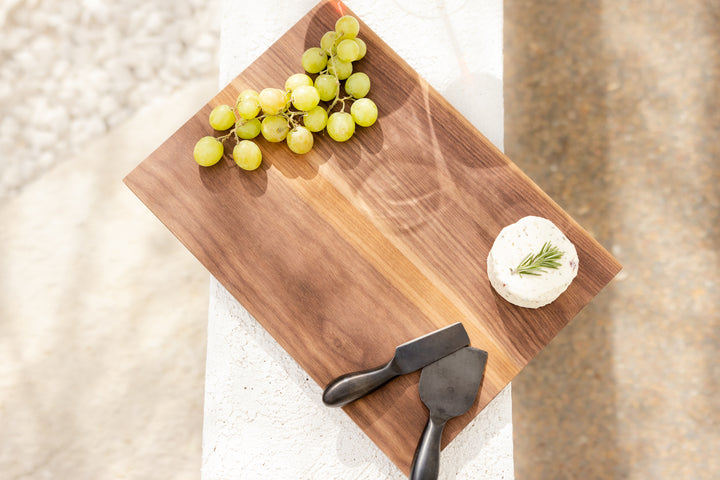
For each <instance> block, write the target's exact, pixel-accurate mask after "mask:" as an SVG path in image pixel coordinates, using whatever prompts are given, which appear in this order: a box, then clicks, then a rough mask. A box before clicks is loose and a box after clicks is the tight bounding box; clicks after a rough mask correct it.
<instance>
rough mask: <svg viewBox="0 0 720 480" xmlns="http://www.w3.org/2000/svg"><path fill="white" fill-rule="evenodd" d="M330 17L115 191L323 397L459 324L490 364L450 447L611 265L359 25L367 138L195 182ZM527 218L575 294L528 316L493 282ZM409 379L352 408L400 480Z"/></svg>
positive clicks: (600, 283)
mask: <svg viewBox="0 0 720 480" xmlns="http://www.w3.org/2000/svg"><path fill="white" fill-rule="evenodd" d="M346 12H347V9H346ZM347 13H351V12H347ZM338 17H339V13H338V12H337V10H336V9H335V6H334V2H332V3H330V2H322V3H320V4H319V5H318V6H317V7H315V8H314V9H313V10H312V11H311V12H309V13H308V14H307V15H306V16H305V17H304V18H302V19H301V20H300V21H299V22H298V23H297V24H296V25H295V26H294V27H293V28H292V29H290V30H289V31H288V32H287V33H286V34H285V35H284V36H283V37H281V38H280V39H279V40H278V41H277V42H276V43H275V44H274V45H273V46H272V47H270V49H269V50H268V51H267V52H265V53H264V54H263V55H262V56H261V57H260V58H258V59H257V60H256V61H255V62H254V63H253V64H252V65H250V66H249V67H248V68H247V69H246V70H245V71H244V72H242V73H241V74H240V75H239V76H238V77H237V78H235V79H234V80H233V81H232V82H231V83H230V84H229V85H227V86H226V87H225V88H224V89H223V90H222V91H220V92H219V93H218V94H217V96H215V97H214V98H213V99H211V100H210V101H209V102H208V104H207V105H206V106H205V107H204V108H202V109H201V110H200V111H199V112H198V113H197V114H196V115H195V116H193V117H192V118H190V119H189V120H188V121H187V123H186V124H185V125H184V126H183V127H181V128H180V129H179V130H178V131H177V132H176V133H175V134H173V135H172V136H171V137H170V138H169V139H168V140H167V141H166V142H165V143H163V144H162V145H161V146H160V147H159V148H158V149H157V150H156V151H155V152H154V153H153V154H152V155H150V156H149V157H148V158H147V159H146V160H144V161H143V162H142V163H141V164H140V165H139V166H138V167H137V168H135V169H134V170H133V171H132V172H131V173H130V174H129V175H128V176H127V177H126V178H125V182H126V184H127V185H128V186H129V187H130V188H131V189H132V191H133V192H134V193H135V194H136V195H137V196H138V197H139V198H140V199H141V200H142V201H143V202H144V203H145V204H146V205H147V206H148V207H149V208H150V210H152V212H153V213H154V214H155V215H156V216H157V217H158V218H159V219H160V220H161V221H162V222H163V223H164V224H165V225H166V226H167V227H168V228H169V229H170V230H171V231H172V232H173V234H175V236H176V237H177V238H178V239H179V240H180V241H181V242H182V243H183V244H184V245H185V246H186V247H187V248H188V249H189V250H190V251H191V252H192V253H193V254H194V255H195V256H196V257H197V258H198V260H200V261H201V262H202V264H203V265H204V266H205V267H206V268H207V269H208V270H209V271H210V273H211V274H212V275H213V276H215V278H217V279H218V280H219V281H220V282H221V283H222V284H223V285H224V287H225V288H226V289H227V290H228V291H229V292H230V293H231V294H232V295H233V296H234V297H235V298H236V299H237V300H238V301H239V302H240V303H241V304H242V305H243V306H244V307H245V308H247V310H248V311H249V312H250V313H251V314H252V315H253V316H254V317H255V318H256V319H257V321H258V322H260V324H262V325H263V327H264V328H265V329H266V330H267V331H268V332H269V333H270V334H271V335H272V336H273V337H274V338H275V339H276V340H277V341H278V342H279V343H280V344H281V345H282V346H283V348H285V349H286V350H287V351H288V352H289V353H290V355H292V356H293V357H294V358H295V359H296V360H297V362H298V363H299V364H300V365H301V366H302V367H303V368H304V369H305V371H307V373H308V374H309V375H310V376H311V377H312V378H313V379H314V380H315V381H316V382H317V383H318V384H319V385H320V386H321V387H324V386H325V385H326V384H327V383H328V382H329V381H330V380H332V379H333V378H335V377H336V376H338V375H340V374H343V373H347V372H350V371H354V370H360V369H366V368H370V367H374V366H377V365H379V364H381V363H384V362H386V361H387V360H389V358H390V357H391V356H392V354H393V352H394V349H395V346H397V345H398V344H401V343H404V342H406V341H408V340H411V339H413V338H415V337H418V336H420V335H424V334H426V333H428V332H431V331H433V330H436V329H438V328H441V327H443V326H446V325H449V324H451V323H454V322H457V321H461V322H463V324H464V325H465V327H466V329H467V330H468V333H469V335H470V338H471V342H472V343H471V344H472V345H473V346H475V347H478V348H481V349H484V350H486V351H488V353H489V358H488V364H487V369H486V375H485V379H484V382H483V385H482V389H481V393H480V395H479V397H478V399H477V401H476V402H475V405H474V406H473V407H472V408H471V409H470V411H469V412H468V413H467V414H465V415H463V416H461V417H458V418H455V419H453V420H451V421H450V423H448V425H447V428H446V430H445V434H444V437H443V444H444V445H447V443H448V442H450V441H451V440H452V439H453V438H454V437H455V436H456V435H457V434H458V433H459V432H460V431H461V430H462V428H463V427H464V426H466V425H467V424H468V423H469V422H470V421H471V420H472V419H473V418H474V417H475V416H476V415H477V414H478V413H479V412H480V411H481V410H482V409H483V407H485V406H486V405H487V404H488V403H489V402H490V401H491V400H492V399H493V398H494V397H495V396H496V395H497V394H498V393H499V392H500V390H502V389H503V388H504V387H505V386H506V385H507V384H508V383H509V382H510V381H511V379H512V378H513V377H514V376H515V375H516V374H517V373H518V372H519V371H520V370H521V369H522V368H523V367H524V366H525V365H526V364H527V363H528V362H529V361H530V360H531V359H532V358H533V357H534V356H535V355H536V354H537V353H538V352H539V351H540V350H541V349H542V348H543V347H544V346H545V345H547V343H548V342H549V341H550V340H551V339H552V338H553V337H554V336H555V335H556V334H557V333H558V332H559V331H560V330H561V329H562V328H563V327H564V326H565V325H566V324H567V323H568V322H569V321H570V320H571V319H572V318H573V317H574V316H575V314H577V313H578V312H579V311H580V310H581V309H582V308H583V307H584V306H585V305H587V304H588V302H590V300H592V298H593V297H594V296H595V295H596V294H597V293H598V292H599V291H600V290H601V289H602V288H603V287H604V286H605V285H606V284H607V283H608V282H609V281H610V280H611V279H612V277H613V276H614V275H615V274H616V273H617V272H618V271H619V270H620V265H619V264H618V262H617V261H616V260H615V259H614V258H613V257H612V256H611V255H610V254H609V253H608V252H607V251H605V249H603V248H602V247H601V246H600V245H599V244H598V243H597V242H596V241H595V240H594V239H592V238H591V237H590V236H589V235H588V233H587V232H585V231H584V230H583V229H582V227H580V226H579V225H578V224H577V223H576V222H575V221H574V220H573V219H572V218H570V217H569V216H568V215H567V214H566V213H565V212H564V211H563V210H562V209H561V208H560V207H559V206H558V205H556V204H555V203H554V202H553V201H552V200H551V199H550V198H549V197H548V196H547V195H546V194H545V193H544V192H542V191H541V190H540V189H539V188H538V187H537V186H536V185H535V184H534V183H533V182H532V181H531V180H530V179H529V178H528V177H527V176H525V175H524V174H523V173H522V172H521V171H520V170H519V169H518V168H517V167H516V166H515V165H514V164H513V163H512V162H511V161H510V160H509V159H508V158H507V157H506V156H505V155H503V154H502V153H501V152H500V151H499V150H498V149H497V148H495V147H494V146H493V145H492V144H491V143H490V142H489V141H488V140H487V139H486V138H485V137H483V136H482V135H481V134H480V133H479V132H478V131H477V130H476V129H475V128H474V127H473V126H472V125H471V124H470V123H469V122H468V121H467V120H466V119H465V118H464V117H462V116H461V115H460V114H459V113H458V112H457V111H456V110H455V109H454V108H453V107H452V106H451V105H450V104H449V103H448V102H447V101H446V100H445V99H444V98H443V97H442V96H441V95H440V94H439V93H438V92H436V91H435V90H434V89H433V88H432V87H431V86H429V85H428V84H427V83H426V82H425V81H424V80H423V79H422V78H420V77H419V76H418V75H417V73H415V72H414V71H413V70H412V69H411V68H410V67H409V66H408V65H407V64H406V63H405V62H404V61H403V60H402V59H401V58H400V57H399V56H398V55H397V54H396V53H395V52H393V51H392V50H391V49H390V48H389V47H388V46H387V45H386V44H385V43H384V42H383V41H382V40H381V39H380V38H378V37H377V36H376V35H375V34H374V33H373V32H372V31H371V30H370V29H369V28H368V27H367V26H366V25H365V24H363V23H362V19H360V20H361V31H360V37H361V38H362V39H364V40H365V41H366V43H367V47H368V50H367V52H368V53H367V56H366V57H365V58H364V59H363V60H361V61H359V62H356V70H358V71H363V72H365V73H367V74H368V75H369V77H370V79H371V81H372V88H371V90H370V94H369V97H370V98H372V99H373V100H374V101H375V102H376V104H377V105H378V108H379V111H380V118H379V120H378V122H377V123H376V124H375V125H374V126H372V127H370V128H366V129H363V128H358V131H357V132H356V134H355V136H354V137H353V138H352V139H351V140H350V141H348V142H345V143H336V142H333V141H332V140H331V139H329V137H327V135H322V134H318V135H316V136H315V147H314V148H313V150H312V151H311V152H310V153H309V154H306V155H303V156H298V155H295V154H292V153H291V152H290V151H289V149H288V148H287V146H286V145H285V144H284V143H281V144H272V143H269V142H267V141H265V140H263V139H260V140H257V143H258V145H259V146H260V148H261V150H262V152H263V164H262V166H261V168H260V169H259V170H256V171H254V172H245V171H241V170H240V169H238V168H237V167H236V166H235V164H234V162H233V161H232V158H231V156H230V151H231V146H230V145H228V146H226V155H225V157H224V158H223V159H222V160H221V161H220V162H219V163H218V164H217V165H215V166H213V167H209V168H203V167H199V166H198V165H197V164H196V163H195V161H194V160H193V158H192V150H193V146H194V144H195V142H196V141H197V140H198V139H199V138H200V137H202V136H204V135H211V134H213V131H212V129H211V128H210V126H209V125H208V123H207V118H208V114H209V112H210V110H211V109H212V108H213V107H214V106H217V105H219V104H223V103H226V104H230V105H233V104H234V102H235V97H236V96H237V94H238V93H239V92H240V91H241V90H243V89H245V88H253V89H255V90H258V91H259V90H261V89H262V88H264V87H278V88H282V86H283V85H284V83H285V79H286V78H287V77H288V76H289V75H291V74H293V73H298V72H301V71H302V67H301V65H300V56H301V54H302V52H303V51H304V50H305V49H306V48H309V47H312V46H317V45H318V44H319V40H320V37H321V36H322V34H323V33H324V32H325V31H327V30H331V29H333V26H334V24H335V21H336V19H337V18H338ZM526 215H538V216H542V217H545V218H548V219H550V220H551V221H553V222H554V223H555V224H556V225H557V226H558V227H559V228H560V229H561V230H562V231H563V232H564V233H565V234H566V236H567V237H568V238H569V239H570V240H571V241H572V242H573V243H574V244H575V246H576V248H577V250H578V255H579V258H580V268H579V273H578V276H577V278H576V279H575V281H574V282H573V283H572V284H571V285H570V287H569V288H568V290H567V291H566V292H565V293H564V294H563V295H561V296H560V298H559V299H558V300H556V301H555V302H554V303H552V304H551V305H549V306H546V307H543V308H540V309H537V310H531V309H523V308H520V307H515V306H513V305H511V304H509V303H507V302H506V301H504V300H503V299H502V298H501V297H499V296H498V295H497V294H496V293H495V292H494V291H493V290H492V288H491V286H490V283H489V281H488V279H487V274H486V264H485V260H486V258H487V254H488V251H489V249H490V247H491V246H492V243H493V241H494V239H495V237H496V236H497V234H498V233H499V232H500V230H501V229H502V228H503V227H504V226H506V225H508V224H510V223H513V222H515V221H517V220H518V219H520V218H521V217H523V216H526ZM418 380H419V372H416V373H414V374H410V375H407V376H404V377H401V378H398V379H396V380H393V381H392V382H390V383H389V384H387V385H386V386H385V387H383V388H381V389H380V390H378V391H376V392H375V393H373V394H371V395H369V396H367V397H365V398H363V399H361V400H358V401H357V402H354V403H352V404H350V405H348V406H347V407H345V408H344V409H345V411H346V413H347V414H348V415H349V416H350V417H351V418H352V419H353V420H354V421H355V422H356V423H357V425H358V426H359V427H360V428H361V429H362V430H363V431H365V433H366V434H367V435H368V436H369V437H370V438H371V439H372V440H373V441H374V442H375V443H376V444H377V445H378V446H379V447H380V448H381V449H382V450H383V451H384V452H385V453H386V454H387V455H388V457H389V458H390V459H391V460H392V461H393V462H394V463H395V464H396V465H397V466H398V467H399V468H400V469H401V470H402V471H403V472H405V473H407V472H408V471H409V468H410V463H411V461H412V457H413V453H414V450H415V447H416V444H417V441H418V439H419V437H420V434H421V432H422V429H423V427H424V425H425V421H426V419H427V410H426V409H425V407H424V406H423V405H422V403H421V401H420V398H419V396H418V391H417V383H418ZM320 401H321V399H320V398H319V397H318V402H320ZM298 434H300V432H298Z"/></svg>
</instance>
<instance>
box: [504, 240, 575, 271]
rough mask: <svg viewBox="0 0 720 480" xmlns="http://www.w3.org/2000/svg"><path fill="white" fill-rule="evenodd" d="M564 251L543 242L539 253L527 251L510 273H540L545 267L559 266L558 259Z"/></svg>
mask: <svg viewBox="0 0 720 480" xmlns="http://www.w3.org/2000/svg"><path fill="white" fill-rule="evenodd" d="M564 254H565V252H561V251H560V250H559V249H558V248H557V247H556V246H554V245H551V244H550V242H545V244H544V245H543V246H542V248H541V249H540V253H538V254H536V255H533V254H532V253H529V254H528V255H527V256H526V257H525V258H524V259H523V260H522V262H520V265H518V266H517V267H516V268H514V269H512V270H511V273H513V274H514V273H517V274H518V275H523V274H525V275H542V274H543V273H545V270H544V269H545V268H552V269H556V268H560V262H558V260H560V259H561V258H562V256H563V255H564Z"/></svg>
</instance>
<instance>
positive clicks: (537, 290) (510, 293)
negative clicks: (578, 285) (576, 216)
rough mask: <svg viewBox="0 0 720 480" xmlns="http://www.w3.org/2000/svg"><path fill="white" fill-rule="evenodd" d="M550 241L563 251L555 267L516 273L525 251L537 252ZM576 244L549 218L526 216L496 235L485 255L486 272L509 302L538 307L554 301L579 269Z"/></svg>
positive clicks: (531, 253)
mask: <svg viewBox="0 0 720 480" xmlns="http://www.w3.org/2000/svg"><path fill="white" fill-rule="evenodd" d="M547 242H550V244H551V245H552V246H554V247H557V249H558V250H560V252H562V257H560V258H559V259H558V260H557V262H558V263H559V264H560V265H559V266H558V268H542V271H536V273H540V274H539V275H530V274H527V273H518V272H517V271H516V269H517V267H518V266H519V265H520V264H521V263H522V262H523V260H524V259H525V258H526V257H527V256H528V255H537V254H538V253H539V252H540V251H541V249H542V248H543V246H544V245H545V244H546V243H547ZM578 265H579V260H578V255H577V251H576V250H575V246H574V245H573V244H572V243H571V242H570V240H568V239H567V237H566V236H565V235H564V234H563V233H562V232H561V231H560V229H559V228H558V227H556V226H555V224H554V223H552V222H551V221H550V220H548V219H546V218H541V217H534V216H528V217H524V218H521V219H520V220H518V221H517V222H516V223H513V224H512V225H508V226H507V227H505V228H503V229H502V230H501V231H500V234H499V235H498V236H497V238H496V239H495V242H494V243H493V246H492V248H491V249H490V254H489V255H488V259H487V273H488V278H489V279H490V283H491V284H492V286H493V288H494V289H495V291H497V293H498V294H500V296H501V297H503V298H504V299H505V300H507V301H508V302H510V303H512V304H514V305H517V306H520V307H526V308H539V307H542V306H544V305H547V304H548V303H550V302H552V301H554V300H555V299H556V298H558V297H559V296H560V294H561V293H563V292H564V291H565V290H566V289H567V288H568V286H569V285H570V283H571V282H572V281H573V279H574V278H575V276H576V275H577V272H578Z"/></svg>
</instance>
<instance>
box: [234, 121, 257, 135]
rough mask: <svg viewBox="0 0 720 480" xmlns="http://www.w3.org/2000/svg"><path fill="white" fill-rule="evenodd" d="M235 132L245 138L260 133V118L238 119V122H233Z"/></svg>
mask: <svg viewBox="0 0 720 480" xmlns="http://www.w3.org/2000/svg"><path fill="white" fill-rule="evenodd" d="M235 133H237V136H238V137H240V138H244V139H245V140H250V139H251V138H255V137H257V136H258V135H260V120H258V119H257V118H252V119H250V120H245V119H241V120H238V123H236V124H235Z"/></svg>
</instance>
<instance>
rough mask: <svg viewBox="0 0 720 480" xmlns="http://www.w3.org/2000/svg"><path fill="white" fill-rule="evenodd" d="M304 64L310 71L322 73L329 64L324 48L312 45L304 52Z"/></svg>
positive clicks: (307, 70)
mask: <svg viewBox="0 0 720 480" xmlns="http://www.w3.org/2000/svg"><path fill="white" fill-rule="evenodd" d="M301 61H302V66H303V68H304V69H305V71H306V72H308V73H320V72H322V71H323V69H324V68H325V65H327V55H326V54H325V52H324V51H323V49H322V48H318V47H312V48H308V49H307V50H305V53H303V54H302V60H301Z"/></svg>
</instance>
